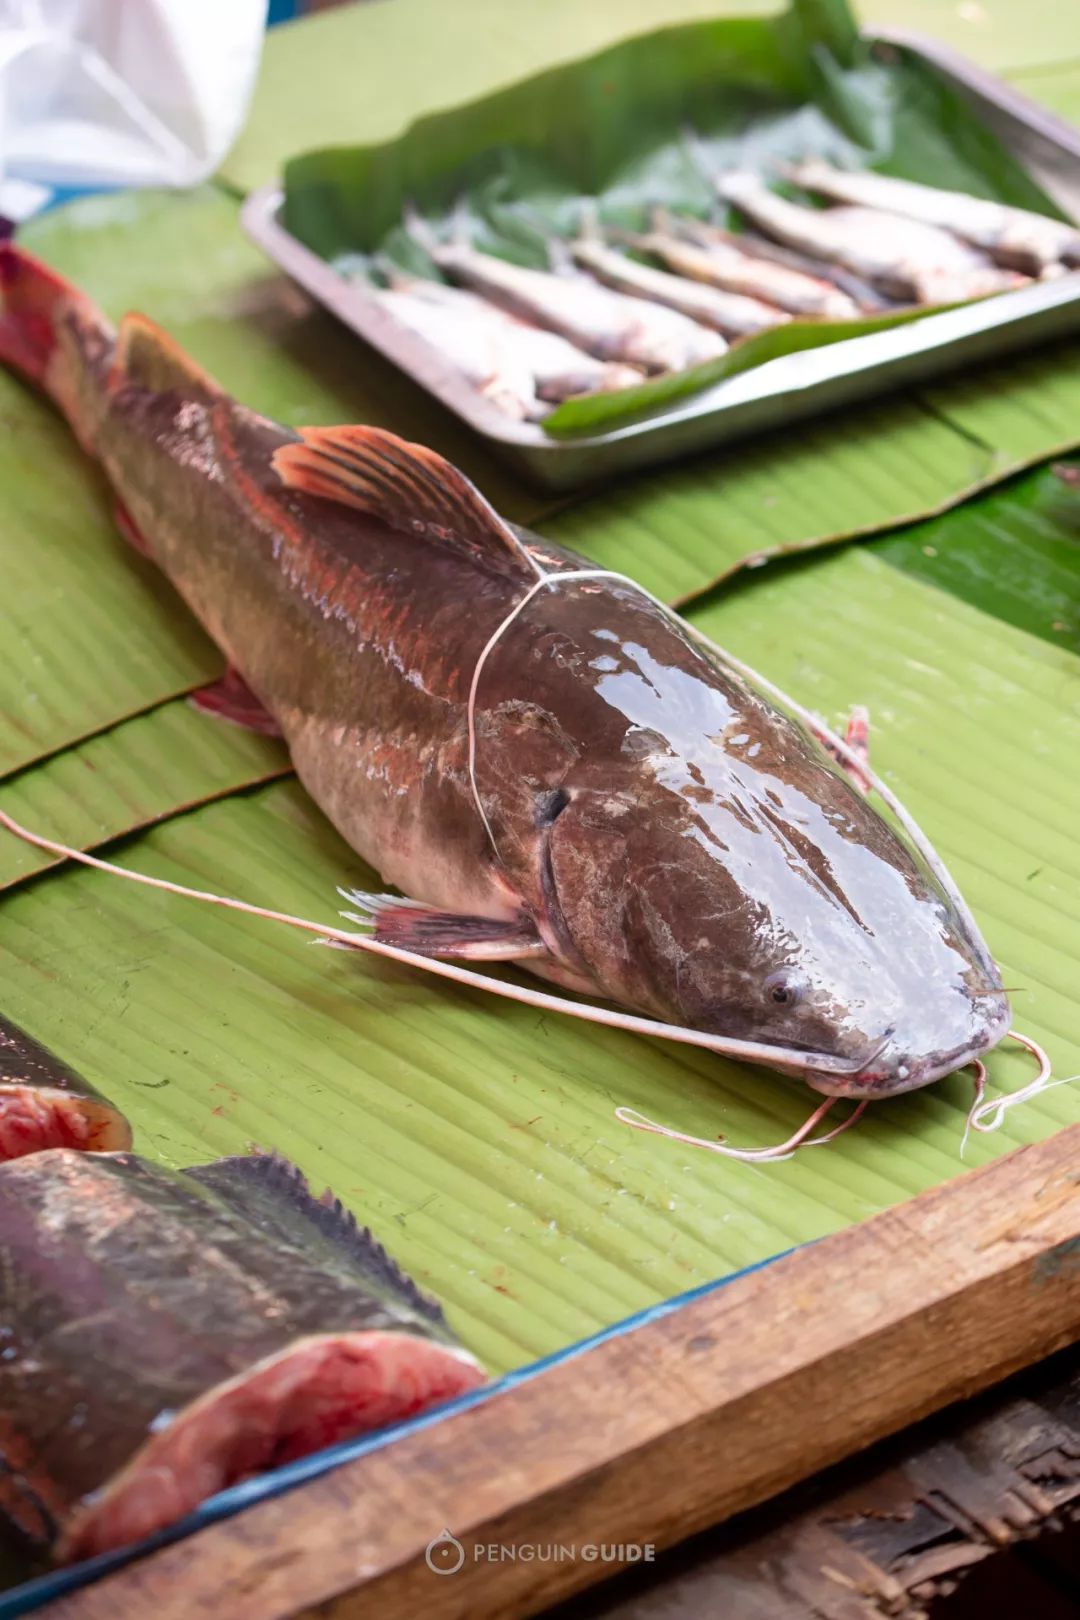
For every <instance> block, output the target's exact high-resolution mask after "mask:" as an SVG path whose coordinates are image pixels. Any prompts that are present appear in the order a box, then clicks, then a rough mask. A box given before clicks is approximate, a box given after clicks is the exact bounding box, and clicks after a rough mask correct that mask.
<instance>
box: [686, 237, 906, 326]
mask: <svg viewBox="0 0 1080 1620" xmlns="http://www.w3.org/2000/svg"><path fill="white" fill-rule="evenodd" d="M708 228H709V230H710V231H711V232H712V233H713V234H714V235H715V236H717V237H719V238H721V239H724V240H727V241H729V242H731V243H732V244H734V245H735V246H736V247H738V248H739V249H740V251H741V252H743V253H749V254H751V255H752V256H753V257H754V258H755V259H764V260H766V261H767V262H768V263H770V264H780V265H783V266H784V268H785V269H787V270H798V271H800V272H801V273H802V274H803V275H805V276H810V277H811V279H812V280H814V281H823V282H824V283H825V284H826V286H828V285H830V284H831V285H832V286H834V287H839V289H840V291H841V292H842V293H846V294H847V296H848V297H849V298H850V299H851V301H852V303H853V304H856V305H857V306H858V308H859V309H860V310H863V311H866V310H880V309H890V308H892V307H894V306H895V305H896V304H898V303H899V302H900V300H898V299H895V298H890V297H889V295H888V293H884V292H882V290H881V288H880V287H875V286H874V284H873V282H871V281H867V279H866V277H865V276H857V275H856V274H855V272H854V271H853V270H847V269H845V268H844V266H843V265H841V264H831V263H830V262H829V261H828V260H827V259H819V258H816V257H815V256H814V255H813V254H811V253H798V252H796V250H795V249H794V248H792V247H782V246H781V245H780V243H779V242H774V241H773V240H772V239H771V237H768V236H762V234H761V232H760V231H738V232H736V231H725V230H722V229H721V228H720V227H719V226H718V225H710V226H709V227H708Z"/></svg>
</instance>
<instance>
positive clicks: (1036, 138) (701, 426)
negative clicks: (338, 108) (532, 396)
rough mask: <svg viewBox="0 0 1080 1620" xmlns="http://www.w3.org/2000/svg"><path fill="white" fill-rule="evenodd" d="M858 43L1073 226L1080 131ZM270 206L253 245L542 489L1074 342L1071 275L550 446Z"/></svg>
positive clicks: (889, 39) (969, 66)
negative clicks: (980, 130) (915, 72)
mask: <svg viewBox="0 0 1080 1620" xmlns="http://www.w3.org/2000/svg"><path fill="white" fill-rule="evenodd" d="M870 42H871V45H872V47H873V49H874V50H875V51H876V52H877V53H879V54H881V55H882V56H888V55H890V54H892V53H903V54H905V55H909V56H912V57H915V58H918V59H920V60H921V61H922V62H923V63H924V64H926V65H927V66H928V67H929V68H931V69H932V70H933V71H934V72H935V73H937V74H938V75H939V76H940V77H941V78H943V79H944V80H946V81H947V83H948V84H949V86H950V87H951V88H952V89H953V90H955V91H957V92H958V93H959V94H961V95H962V96H963V97H964V99H965V100H966V101H967V102H968V104H969V106H970V107H971V109H972V111H973V113H974V114H975V115H976V116H977V117H978V118H979V119H980V120H981V122H983V123H984V124H985V125H986V126H987V127H988V128H989V129H990V130H991V131H992V132H993V133H994V134H995V135H996V136H997V137H998V139H999V140H1001V141H1003V142H1004V143H1006V144H1007V145H1008V146H1009V148H1010V150H1011V151H1012V152H1013V154H1014V156H1015V157H1016V158H1017V159H1018V161H1019V162H1020V163H1021V164H1023V166H1024V167H1025V168H1026V169H1027V170H1028V171H1029V173H1030V174H1031V175H1032V177H1033V178H1034V179H1035V180H1036V181H1037V182H1038V183H1039V184H1040V185H1041V186H1042V188H1043V190H1044V191H1045V192H1046V193H1047V194H1048V195H1049V196H1051V197H1053V198H1054V200H1055V201H1056V202H1057V203H1058V205H1059V206H1060V207H1061V208H1062V209H1063V210H1064V212H1065V213H1066V214H1068V215H1070V216H1071V217H1072V218H1073V219H1075V220H1077V221H1078V222H1080V130H1077V129H1074V128H1073V127H1072V126H1071V125H1069V124H1066V123H1065V122H1064V121H1063V120H1061V119H1059V118H1055V117H1054V116H1053V115H1052V114H1051V113H1048V112H1046V111H1045V110H1044V109H1043V108H1041V107H1039V106H1037V105H1036V103H1035V102H1033V101H1030V100H1029V99H1028V98H1027V97H1026V96H1024V95H1021V94H1020V93H1019V91H1017V90H1014V89H1012V87H1011V86H1009V85H1006V84H1004V83H1003V82H1002V81H1001V80H1000V79H996V78H994V77H992V76H991V75H990V74H988V73H985V72H984V71H983V70H982V69H981V68H978V67H976V66H975V65H974V64H973V63H971V62H969V61H967V60H966V58H964V57H962V56H959V55H958V54H956V53H955V52H953V51H951V50H949V49H947V48H946V47H945V46H942V45H938V44H936V43H935V42H934V41H933V40H930V39H927V38H926V37H924V36H923V35H920V34H915V33H908V32H905V31H903V30H892V31H882V32H875V33H874V34H873V35H871V36H870ZM281 205H282V193H281V190H280V188H279V187H278V186H273V185H272V186H266V187H263V188H262V189H261V190H259V191H256V192H254V193H253V194H252V195H251V196H250V197H249V198H248V200H247V202H246V203H245V204H244V208H243V211H242V214H241V220H242V223H243V226H244V229H245V230H246V232H247V233H248V235H249V236H250V237H251V238H252V240H253V241H255V242H257V243H258V244H259V246H260V247H261V248H263V249H264V251H265V252H266V253H267V254H269V256H270V258H271V259H273V260H274V261H275V263H276V264H278V265H279V266H280V267H281V269H282V270H284V271H285V272H286V274H288V275H289V276H291V277H292V278H293V279H294V280H295V281H298V282H299V283H300V285H301V286H302V287H304V288H305V289H306V290H307V291H308V292H309V293H310V294H311V296H312V297H313V298H315V299H316V300H317V301H318V302H319V303H320V304H323V305H325V307H326V308H327V309H330V310H332V311H333V313H334V314H335V315H337V316H338V317H339V318H340V319H341V320H342V321H344V323H345V325H346V326H349V327H351V328H352V330H353V331H354V332H357V333H358V334H359V335H360V336H361V337H362V338H364V339H365V340H366V341H367V342H368V343H371V344H372V345H373V346H374V347H375V348H376V349H378V350H380V352H381V353H382V354H384V355H385V356H386V357H387V359H389V360H392V361H393V362H394V363H395V365H398V366H400V368H401V369H402V370H403V371H405V372H407V373H408V374H409V376H411V377H412V378H413V379H414V380H415V381H416V382H418V383H419V384H420V385H421V386H422V387H424V388H426V389H427V390H428V392H429V393H432V394H434V395H435V397H436V398H437V399H439V400H441V401H442V403H443V404H444V405H445V406H446V407H447V408H448V409H449V410H451V411H453V412H454V413H455V414H456V415H457V416H459V417H461V418H462V420H463V421H465V422H467V423H468V424H469V426H470V427H472V428H473V429H474V430H475V431H476V432H477V433H478V434H480V435H481V437H482V438H483V439H484V440H485V441H486V442H487V443H488V445H489V446H490V447H491V449H492V450H493V451H494V452H496V453H497V454H498V455H500V456H501V457H502V458H503V459H504V460H505V461H508V462H510V463H511V464H512V465H513V466H514V467H515V468H516V469H517V470H518V471H519V472H522V473H524V474H525V475H526V476H527V477H528V478H530V479H531V480H532V481H533V482H534V483H536V484H539V485H540V486H542V487H543V488H545V489H549V490H568V489H577V488H580V487H581V486H582V485H585V484H591V483H595V482H597V481H598V480H600V479H603V478H607V477H610V476H611V475H613V474H617V473H621V472H626V471H630V470H635V471H639V470H640V469H641V468H643V467H645V466H649V465H652V464H655V463H658V462H663V461H669V460H671V459H673V458H674V457H676V456H681V455H685V454H688V453H690V452H692V451H695V450H704V449H707V448H711V447H713V446H716V445H721V444H727V443H730V442H731V441H732V440H734V439H739V438H745V437H747V436H748V435H750V434H754V433H761V432H765V431H767V430H768V429H770V428H776V427H779V426H782V425H786V424H787V423H790V422H796V421H799V420H801V419H802V418H804V417H808V416H817V415H820V414H821V413H822V412H823V411H826V410H831V409H833V408H834V407H836V406H839V405H847V404H851V403H852V402H853V401H856V400H860V399H865V398H867V397H869V396H870V395H872V394H879V393H882V392H884V391H886V390H888V389H895V388H900V387H907V386H910V385H912V384H915V383H921V382H924V381H926V379H927V378H930V377H933V376H936V375H938V374H940V373H941V372H944V371H951V370H956V369H958V368H959V367H961V366H965V365H971V364H974V363H976V362H978V361H981V360H988V359H992V358H993V357H995V356H998V355H1003V354H1006V353H1008V352H1009V351H1011V350H1015V349H1023V348H1028V347H1030V346H1031V345H1033V344H1036V343H1043V342H1047V341H1049V340H1052V339H1054V338H1063V337H1065V336H1067V335H1069V334H1071V333H1075V332H1080V271H1074V272H1072V273H1070V274H1068V275H1066V276H1062V277H1061V278H1060V279H1058V280H1056V281H1049V282H1036V283H1034V284H1032V285H1031V286H1028V287H1021V288H1018V289H1017V290H1016V291H1015V292H1007V293H1001V294H999V295H998V296H997V297H994V298H988V299H984V300H982V301H981V302H979V303H975V304H969V305H966V306H965V307H963V308H960V309H951V310H947V311H944V312H942V313H941V314H937V315H927V316H925V317H924V318H923V319H921V320H918V321H913V322H911V323H910V324H908V325H904V326H898V327H894V328H892V329H891V330H887V331H883V332H874V333H871V334H868V335H867V336H865V337H857V338H850V339H848V340H847V341H846V342H843V343H836V344H832V345H830V346H827V347H825V348H821V349H810V350H806V351H804V352H802V353H799V354H791V355H785V356H783V357H781V358H780V359H777V360H770V361H766V362H765V364H763V365H760V366H757V367H755V368H754V369H753V370H751V371H746V372H742V373H740V374H738V375H736V376H734V377H730V378H726V379H725V380H724V381H722V382H719V383H715V384H714V385H713V386H712V387H709V388H704V389H702V390H701V392H700V393H697V394H692V395H690V396H689V397H688V398H685V399H682V400H679V401H678V402H677V403H675V404H673V405H670V406H667V407H664V408H662V409H660V410H656V411H654V412H652V413H651V414H650V415H648V416H644V417H640V418H638V419H637V420H635V421H632V422H627V423H624V424H622V425H621V426H619V427H616V428H611V429H609V430H607V431H605V432H601V433H596V434H593V435H589V436H582V437H580V438H574V439H555V438H551V437H550V436H549V435H548V434H546V433H545V432H544V429H543V427H542V426H538V425H536V424H534V423H524V422H515V421H512V420H511V419H510V418H508V417H506V416H505V415H504V414H503V412H502V411H500V410H499V409H498V407H497V406H495V405H492V404H491V403H490V402H489V401H488V400H486V399H484V398H483V396H482V395H480V394H478V393H477V392H476V391H475V390H474V389H473V388H472V387H471V386H470V385H469V384H468V383H467V382H465V380H464V379H463V378H462V377H460V376H459V375H458V374H457V372H455V371H454V370H453V369H452V368H451V367H450V366H448V365H447V364H446V362H445V361H443V360H442V359H441V358H440V357H439V356H438V355H437V354H436V353H435V351H434V350H432V349H431V348H429V347H428V345H427V344H426V343H425V342H424V341H423V340H422V339H421V338H419V337H417V336H416V335H415V334H414V333H413V332H411V331H409V330H408V329H406V328H405V327H403V326H401V325H400V324H399V323H398V322H397V321H395V320H394V319H393V317H392V316H390V315H389V314H388V313H387V312H386V311H385V310H384V309H383V308H382V307H381V306H380V305H379V304H378V303H377V302H376V301H375V299H373V298H371V297H369V296H368V295H367V294H366V293H365V291H364V289H363V288H362V287H357V286H356V285H354V284H352V283H350V282H347V281H346V280H345V279H344V278H343V277H341V276H339V275H338V274H337V272H336V271H335V270H334V269H333V268H332V267H331V266H330V265H329V264H328V263H327V262H326V261H325V260H324V259H321V258H320V257H319V256H318V255H317V254H315V253H313V252H312V251H311V249H310V248H307V247H305V246H304V244H303V243H302V242H299V241H298V240H297V239H296V237H294V236H292V235H290V234H289V232H288V231H286V230H285V229H284V227H283V226H282V225H281V223H280V214H281Z"/></svg>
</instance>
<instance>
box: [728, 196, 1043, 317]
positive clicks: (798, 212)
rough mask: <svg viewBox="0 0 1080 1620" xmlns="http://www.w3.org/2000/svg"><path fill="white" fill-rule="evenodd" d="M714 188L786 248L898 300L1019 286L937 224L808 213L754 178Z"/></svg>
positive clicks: (867, 212)
mask: <svg viewBox="0 0 1080 1620" xmlns="http://www.w3.org/2000/svg"><path fill="white" fill-rule="evenodd" d="M716 186H717V190H718V192H719V193H720V195H721V197H723V198H724V199H725V201H727V202H732V203H734V204H735V205H736V207H737V208H739V209H740V210H741V211H742V212H743V213H744V214H746V215H747V216H748V218H750V219H752V220H753V221H754V223H755V224H756V225H757V226H759V228H760V229H762V230H765V231H767V232H769V234H770V235H773V236H776V237H777V238H778V239H779V240H780V241H781V242H784V243H785V244H787V245H789V246H791V247H794V248H796V249H797V250H798V251H800V252H804V253H811V254H814V255H816V256H817V257H819V258H825V259H832V260H835V262H836V263H838V264H841V265H844V266H845V267H846V268H847V269H849V270H853V271H854V272H855V274H856V275H858V276H865V277H866V279H867V280H868V281H872V282H874V283H875V284H877V285H879V286H881V287H882V288H884V289H885V291H886V292H888V293H891V294H893V295H895V296H897V297H901V298H910V299H913V300H914V301H915V302H916V303H920V304H937V303H959V302H963V301H964V300H966V299H969V298H982V297H986V296H988V295H989V294H991V293H998V292H1004V291H1007V290H1008V289H1009V288H1010V287H1014V286H1018V285H1019V284H1020V278H1019V277H1018V276H1017V275H1015V274H1014V273H1013V272H1011V271H1007V270H1004V269H1002V268H1001V267H1000V266H998V265H995V264H993V263H992V262H991V261H990V260H989V259H988V258H987V256H986V255H985V254H984V253H983V252H982V251H981V250H980V249H977V248H974V247H972V246H971V245H970V244H969V243H967V242H962V241H961V240H960V238H959V237H957V236H954V235H952V234H951V233H950V232H949V231H945V230H942V229H940V228H939V227H938V226H936V225H927V224H924V223H923V222H922V221H918V220H909V219H906V218H904V217H903V216H902V215H900V214H888V213H886V212H884V211H883V210H880V209H872V208H861V207H856V206H854V205H852V206H847V205H845V206H842V207H838V208H826V209H815V208H807V207H804V206H803V205H802V204H800V203H793V202H790V201H788V199H787V198H786V197H780V196H778V195H777V194H776V192H774V191H771V190H770V189H769V187H768V186H767V185H766V184H765V183H764V181H762V180H760V179H759V178H758V176H757V175H754V174H749V173H743V172H734V173H729V174H723V175H720V176H718V177H717V181H716Z"/></svg>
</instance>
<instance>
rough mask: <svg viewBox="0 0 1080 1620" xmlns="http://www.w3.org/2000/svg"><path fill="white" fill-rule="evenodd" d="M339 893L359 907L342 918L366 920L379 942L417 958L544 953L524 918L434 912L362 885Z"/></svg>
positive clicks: (497, 958) (487, 958)
mask: <svg viewBox="0 0 1080 1620" xmlns="http://www.w3.org/2000/svg"><path fill="white" fill-rule="evenodd" d="M340 893H341V894H342V895H344V897H345V899H346V900H350V901H351V902H352V903H353V905H355V906H359V907H360V911H359V913H357V912H351V911H345V912H342V916H344V917H348V918H349V920H350V922H358V923H364V924H367V926H369V927H370V928H371V929H372V930H373V937H374V938H375V939H377V940H378V941H379V943H380V944H382V945H395V946H396V947H397V948H398V950H402V951H415V952H416V954H417V955H418V956H455V957H462V958H464V959H465V960H467V961H472V962H509V961H521V960H523V959H527V958H528V957H532V956H546V955H547V952H548V947H547V946H546V945H545V944H544V942H543V940H542V939H541V938H540V935H539V934H538V933H537V931H536V925H535V924H534V923H533V922H532V921H531V920H530V918H528V917H526V916H520V917H514V918H512V919H511V920H510V921H509V922H501V921H499V920H498V919H497V918H494V917H469V916H465V915H463V914H462V913H460V912H457V911H439V910H438V909H437V908H436V907H434V906H425V905H423V904H422V903H421V902H420V901H418V900H405V899H402V898H401V897H400V896H399V895H395V894H366V893H365V892H364V891H363V890H362V889H342V890H341V891H340Z"/></svg>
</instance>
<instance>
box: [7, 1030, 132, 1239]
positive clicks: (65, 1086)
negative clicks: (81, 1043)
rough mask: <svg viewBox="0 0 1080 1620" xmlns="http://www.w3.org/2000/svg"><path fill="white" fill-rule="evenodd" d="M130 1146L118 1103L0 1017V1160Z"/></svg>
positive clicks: (128, 1134) (90, 1151)
mask: <svg viewBox="0 0 1080 1620" xmlns="http://www.w3.org/2000/svg"><path fill="white" fill-rule="evenodd" d="M130 1146H131V1126H130V1125H129V1124H128V1122H127V1120H126V1119H125V1118H124V1116H123V1114H122V1113H121V1112H120V1110H119V1109H118V1108H116V1107H115V1106H114V1105H113V1104H112V1103H110V1102H107V1101H106V1099H105V1098H104V1097H103V1096H101V1094H100V1092H98V1091H95V1089H94V1087H93V1086H92V1085H90V1084H89V1082H88V1081H86V1080H84V1079H83V1078H82V1076H81V1075H80V1074H76V1072H75V1070H74V1069H71V1068H69V1067H68V1065H67V1064H66V1063H64V1062H62V1061H61V1059H60V1058H58V1057H57V1056H56V1055H55V1053H53V1052H50V1051H49V1050H48V1048H47V1047H44V1046H41V1045H39V1044H38V1042H37V1041H35V1040H33V1039H32V1038H31V1037H30V1036H29V1035H27V1033H26V1031H25V1030H22V1029H19V1027H18V1026H17V1025H16V1024H13V1023H11V1022H10V1021H9V1020H8V1019H6V1018H0V1161H7V1160H9V1159H19V1158H22V1157H23V1156H24V1155H25V1154H28V1153H40V1152H41V1151H42V1149H44V1148H57V1147H65V1148H78V1149H80V1150H82V1151H83V1152H89V1153H94V1152H109V1151H111V1150H113V1149H117V1148H128V1147H130ZM0 1235H2V1234H0Z"/></svg>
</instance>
